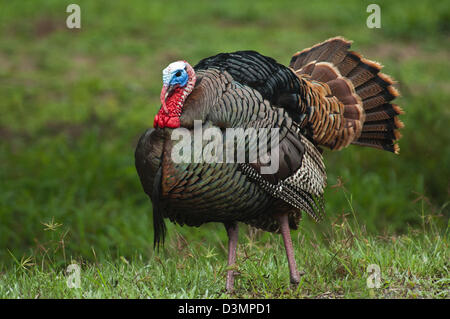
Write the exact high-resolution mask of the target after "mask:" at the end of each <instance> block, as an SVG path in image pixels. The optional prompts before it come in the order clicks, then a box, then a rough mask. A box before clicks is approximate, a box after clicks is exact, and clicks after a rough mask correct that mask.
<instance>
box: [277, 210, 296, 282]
mask: <svg viewBox="0 0 450 319" xmlns="http://www.w3.org/2000/svg"><path fill="white" fill-rule="evenodd" d="M276 218H277V219H278V223H279V224H280V231H281V236H283V241H284V248H285V249H286V256H287V259H288V263H289V272H290V275H291V283H292V284H295V285H297V284H298V283H299V282H300V274H299V272H298V269H297V264H296V263H295V258H294V248H293V247H292V240H291V230H290V229H289V220H288V214H287V213H284V214H278V215H276Z"/></svg>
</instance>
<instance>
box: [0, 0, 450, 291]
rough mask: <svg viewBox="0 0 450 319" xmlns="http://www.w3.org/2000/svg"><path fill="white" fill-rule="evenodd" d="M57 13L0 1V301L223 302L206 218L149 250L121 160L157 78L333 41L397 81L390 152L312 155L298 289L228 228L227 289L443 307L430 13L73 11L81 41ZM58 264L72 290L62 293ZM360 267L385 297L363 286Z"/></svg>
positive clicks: (275, 6) (441, 156)
mask: <svg viewBox="0 0 450 319" xmlns="http://www.w3.org/2000/svg"><path fill="white" fill-rule="evenodd" d="M70 3H71V2H70V1H68V2H66V1H56V0H48V1H43V0H42V1H32V2H31V1H28V2H25V1H20V2H19V1H15V2H12V1H6V0H0V8H1V10H0V39H1V40H0V99H1V102H0V114H1V116H0V163H1V165H0V283H1V284H0V297H6V298H11V297H30V298H34V297H36V296H38V297H82V296H84V297H88V296H91V297H120V296H124V297H125V296H129V297H133V296H135V297H147V296H151V297H154V296H158V297H183V296H186V297H187V296H190V297H201V296H209V297H224V296H225V295H224V294H223V286H224V284H223V274H224V267H225V250H224V249H223V245H224V244H225V243H226V238H225V237H226V235H225V232H224V230H223V227H222V226H221V225H214V224H208V225H204V226H202V227H200V228H188V227H179V226H175V225H169V244H168V245H167V247H166V249H165V250H164V251H163V252H161V253H160V254H156V253H155V252H153V249H152V240H153V234H152V222H151V220H152V217H151V206H150V203H149V200H148V198H147V197H146V196H145V194H144V193H143V191H142V189H141V186H140V184H139V180H138V178H137V174H136V172H135V168H134V159H133V152H134V147H135V145H136V141H137V138H138V137H139V135H140V134H142V132H143V131H144V130H145V129H146V128H147V127H149V126H151V125H152V123H153V116H154V115H155V114H156V112H157V110H158V108H159V102H158V101H159V91H160V88H161V70H162V69H163V68H164V67H165V66H166V65H167V64H169V63H170V62H172V61H174V60H177V59H186V60H188V61H190V62H191V63H192V64H195V63H196V62H197V61H199V60H200V59H201V58H203V57H206V56H210V55H213V54H216V53H218V52H224V51H233V50H239V49H254V50H257V51H259V52H261V53H263V54H266V55H269V56H272V57H274V58H276V59H277V60H278V61H279V62H281V63H288V61H289V59H290V56H291V55H292V54H293V53H294V52H296V51H298V50H300V49H302V48H305V47H309V46H311V45H313V44H315V43H317V42H319V41H323V40H325V39H327V38H329V37H332V36H336V35H342V36H345V37H346V38H348V39H352V40H354V45H353V49H354V50H357V51H360V52H362V53H363V54H364V55H365V56H367V57H369V58H371V59H375V60H377V61H380V62H382V63H383V64H384V65H385V69H384V72H386V73H387V74H390V75H391V76H392V77H393V78H394V79H396V80H398V82H399V84H398V88H399V90H400V91H401V93H402V97H401V98H400V99H399V101H398V103H399V104H400V105H401V106H402V107H403V108H404V109H405V111H406V114H405V115H403V116H402V120H403V121H404V123H405V129H404V130H403V132H402V133H403V136H404V137H403V138H402V140H401V141H400V147H401V154H400V155H399V156H394V155H393V154H388V153H386V152H380V151H377V150H372V149H364V148H359V147H350V148H348V149H346V150H344V151H341V152H326V153H325V162H326V166H327V171H328V184H329V185H330V187H329V188H328V189H327V192H326V201H327V204H326V212H327V219H326V220H325V222H324V223H322V224H314V223H313V222H311V221H310V220H309V219H308V218H305V220H304V222H302V224H301V228H300V230H299V231H297V232H294V233H293V237H294V238H297V240H296V243H295V246H296V247H297V250H298V251H297V261H298V263H299V267H300V268H301V269H303V270H304V271H305V272H306V275H305V276H304V277H303V278H304V279H303V281H302V283H301V285H300V286H299V288H298V290H288V288H289V287H288V285H287V283H288V279H287V276H288V272H287V265H286V262H285V257H284V252H283V251H282V245H281V242H280V239H279V238H278V237H277V236H272V235H270V234H260V233H257V234H255V236H254V237H252V236H253V235H248V234H253V233H254V232H253V230H247V229H244V230H243V231H242V232H241V239H242V240H241V244H242V245H243V247H246V250H243V249H242V247H241V255H240V258H239V259H240V263H239V270H240V271H241V273H242V274H241V276H240V277H239V279H238V281H237V288H238V289H237V296H238V297H252V296H256V297H266V296H272V297H299V296H303V297H321V296H323V297H326V296H330V297H358V296H359V297H441V298H448V289H449V288H448V278H449V275H448V217H449V215H450V214H449V209H448V202H449V193H450V191H449V190H450V184H449V176H450V168H449V165H448V163H449V162H450V147H449V146H448V145H449V142H450V134H449V130H448V127H447V126H448V124H447V123H448V120H449V111H448V107H447V106H448V102H449V100H450V96H449V92H450V90H449V89H448V88H449V84H450V81H449V80H450V75H449V74H448V71H447V70H448V69H449V61H450V56H449V52H450V50H449V49H450V47H449V41H448V38H449V31H450V27H449V24H448V21H449V19H448V18H449V16H450V9H449V6H448V5H447V4H446V3H445V2H442V3H434V2H433V3H427V2H426V1H413V2H410V3H408V4H403V3H401V2H398V3H397V2H396V3H391V2H388V1H378V2H377V3H379V4H380V7H381V10H382V13H381V14H382V28H381V29H368V28H367V27H366V25H365V20H366V18H367V16H368V13H367V12H366V7H367V5H368V4H369V3H371V2H361V1H346V2H325V1H314V2H310V1H304V2H296V5H295V6H293V5H292V2H291V1H277V2H273V1H258V3H257V4H256V3H252V2H245V3H242V1H237V0H233V1H226V2H222V1H221V2H219V1H196V2H195V3H191V2H190V3H189V4H187V3H186V2H177V1H173V2H169V1H134V2H133V4H132V5H130V3H129V1H114V2H110V1H95V2H93V1H85V0H80V1H77V3H78V4H79V5H80V7H81V10H82V13H81V15H82V28H81V30H79V31H73V30H68V29H67V28H66V27H65V19H66V17H67V13H66V12H65V9H66V6H67V5H68V4H70ZM339 181H342V182H343V183H344V187H345V193H343V192H336V188H333V187H332V185H335V184H339V183H340V182H339ZM350 194H351V197H350ZM350 198H351V199H350ZM350 203H351V204H350ZM346 212H347V213H348V212H350V213H351V215H350V216H349V217H347V218H348V219H350V222H349V221H348V219H345V220H343V219H342V218H341V216H342V215H343V214H345V213H346ZM430 218H431V219H432V223H431V221H428V219H430ZM342 223H344V224H343V226H340V225H341V224H342ZM431 224H432V225H433V226H432V227H431V226H430V225H431ZM45 229H47V230H45ZM246 234H247V237H245V236H246ZM183 238H184V240H185V241H186V243H185V244H182V243H184V240H183ZM179 245H181V246H179ZM346 245H347V246H348V247H347V246H346ZM368 245H369V246H368ZM245 251H246V253H247V254H248V256H246V255H245V253H244V252H245ZM242 254H244V255H242ZM191 256H192V257H191ZM247 257H248V258H247ZM425 259H426V260H428V261H427V262H424V260H425ZM72 260H74V261H76V262H78V263H79V264H80V265H81V267H82V287H83V289H81V290H71V289H68V288H66V286H65V277H64V276H65V274H64V269H65V268H66V266H67V265H68V264H70V263H71V262H72ZM125 260H126V262H125ZM373 261H377V262H375V263H376V264H379V265H380V267H381V270H382V276H383V282H384V285H385V286H383V287H382V288H381V289H373V290H370V289H367V288H366V285H365V280H366V278H367V273H366V268H367V266H368V265H369V264H370V263H372V262H373ZM32 264H34V265H32ZM260 264H261V265H262V266H259V265H260ZM177 265H178V266H180V265H181V266H183V265H184V267H185V268H183V269H177ZM164 267H165V268H164ZM100 274H101V276H100ZM214 274H215V275H214ZM136 276H137V277H136ZM101 278H103V280H102V279H101ZM136 278H138V279H136ZM103 281H104V282H103ZM410 282H412V284H411V285H414V286H411V285H410ZM113 283H117V284H116V285H115V286H114V285H113Z"/></svg>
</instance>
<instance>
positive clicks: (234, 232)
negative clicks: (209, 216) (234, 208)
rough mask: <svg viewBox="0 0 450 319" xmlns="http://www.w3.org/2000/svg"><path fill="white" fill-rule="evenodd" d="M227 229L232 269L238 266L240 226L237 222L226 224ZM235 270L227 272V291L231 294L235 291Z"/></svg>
mask: <svg viewBox="0 0 450 319" xmlns="http://www.w3.org/2000/svg"><path fill="white" fill-rule="evenodd" d="M225 228H226V230H227V234H228V267H229V268H230V267H232V266H234V265H235V264H236V246H237V242H238V234H239V229H238V224H237V223H236V222H232V223H225ZM234 275H235V271H234V269H229V270H228V271H227V283H226V289H227V291H228V292H229V293H231V292H233V290H234Z"/></svg>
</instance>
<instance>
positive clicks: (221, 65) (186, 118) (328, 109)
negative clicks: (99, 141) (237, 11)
mask: <svg viewBox="0 0 450 319" xmlns="http://www.w3.org/2000/svg"><path fill="white" fill-rule="evenodd" d="M350 45H351V42H350V41H347V40H345V39H343V38H341V37H336V38H332V39H329V40H327V41H325V42H323V43H320V44H317V45H315V46H313V47H311V48H308V49H305V50H303V51H301V52H298V53H296V54H294V56H293V57H292V59H291V62H290V64H289V67H286V66H283V65H281V64H278V63H277V62H276V61H275V60H274V59H272V58H270V57H266V56H263V55H261V54H259V53H257V52H255V51H238V52H234V53H221V54H218V55H215V56H213V57H209V58H206V59H203V60H201V61H200V62H199V63H198V64H197V65H196V66H195V67H194V68H192V67H191V66H190V65H189V63H187V62H186V61H177V62H174V63H172V64H170V65H169V66H168V67H167V68H166V69H165V70H164V71H163V88H162V91H161V104H162V106H161V109H160V110H159V112H158V114H157V115H156V117H155V119H154V129H148V130H147V131H146V132H145V133H144V135H142V137H141V138H140V140H139V142H138V145H137V148H136V153H135V160H136V168H137V172H138V174H139V177H140V180H141V183H142V186H143V188H144V191H145V192H146V193H147V194H148V195H149V197H150V199H151V201H152V203H153V227H154V244H155V246H158V245H159V244H160V243H163V242H164V236H165V233H166V227H165V223H164V218H169V219H170V220H171V221H172V222H174V223H178V224H180V225H183V224H186V225H189V226H200V225H202V224H204V223H208V222H220V223H223V224H224V225H225V228H226V230H227V233H228V237H229V250H228V265H233V264H234V263H235V260H236V246H237V241H238V226H237V223H238V222H243V223H246V224H248V225H251V226H254V227H257V228H260V229H263V230H266V231H270V232H277V233H281V235H282V237H283V240H284V245H285V249H286V254H287V259H288V263H289V269H290V278H291V282H292V283H294V284H296V283H298V282H299V279H300V278H299V273H298V270H297V267H296V263H295V259H294V254H293V247H292V241H291V238H290V229H297V226H298V223H299V220H300V217H301V212H302V211H304V212H306V213H308V214H309V215H311V216H312V217H313V218H314V219H315V220H320V218H321V212H322V211H323V201H322V195H323V191H324V188H325V186H326V172H325V166H324V164H323V161H322V155H321V153H322V150H321V149H320V146H325V147H327V148H329V149H331V150H340V149H342V148H344V147H346V146H348V145H350V144H356V145H363V146H369V147H374V148H378V149H382V150H387V151H390V152H394V153H398V152H399V147H398V145H397V144H396V143H395V142H396V141H397V140H398V139H399V138H400V133H399V132H398V129H399V128H401V127H403V124H402V122H401V121H400V120H399V119H398V118H397V115H399V114H402V113H403V112H402V110H401V108H400V107H398V106H397V105H395V104H392V103H391V101H392V100H393V99H395V98H396V97H397V96H398V95H399V93H398V92H397V90H396V89H395V88H394V87H393V86H392V84H393V81H392V80H391V78H390V77H389V76H387V75H385V74H382V73H380V69H381V65H379V64H378V63H376V62H373V61H369V60H367V59H365V58H363V57H362V56H361V55H359V54H358V53H356V52H353V51H349V48H350ZM195 120H199V121H201V125H202V127H203V128H207V127H213V128H218V129H220V132H222V133H223V134H224V138H225V130H226V129H227V128H244V129H246V128H250V127H253V128H258V129H262V128H278V129H279V131H278V132H279V143H278V144H277V145H276V146H278V150H279V157H278V159H279V169H278V170H277V171H276V172H274V173H270V174H267V173H263V172H262V166H263V165H262V164H261V163H260V162H258V161H257V162H253V163H252V162H249V161H246V162H245V161H244V162H238V163H226V162H225V163H223V162H217V163H206V162H198V163H197V162H189V161H187V162H182V163H176V162H175V161H174V160H173V159H172V156H171V154H172V153H171V152H172V150H173V147H175V145H176V143H178V142H177V141H174V140H172V138H171V134H172V133H173V131H174V129H176V128H185V129H186V130H187V131H188V132H189V134H193V129H194V121H195ZM245 143H246V144H245V145H246V149H247V150H248V149H249V147H250V146H249V144H248V143H249V142H248V141H247V140H246V142H245ZM269 144H270V143H269ZM271 147H274V145H271V146H269V148H271ZM233 287H234V272H233V270H228V272H227V279H226V289H227V290H228V291H232V290H233Z"/></svg>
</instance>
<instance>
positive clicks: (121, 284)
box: [0, 193, 450, 298]
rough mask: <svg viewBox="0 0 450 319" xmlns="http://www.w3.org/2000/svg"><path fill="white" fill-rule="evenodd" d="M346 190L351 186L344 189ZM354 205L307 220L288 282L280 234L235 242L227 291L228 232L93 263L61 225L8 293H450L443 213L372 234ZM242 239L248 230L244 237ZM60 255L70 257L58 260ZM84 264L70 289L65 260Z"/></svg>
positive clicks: (251, 232) (8, 273)
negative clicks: (376, 276)
mask: <svg viewBox="0 0 450 319" xmlns="http://www.w3.org/2000/svg"><path fill="white" fill-rule="evenodd" d="M344 194H345V193H344ZM353 213H354V212H353V211H352V210H351V205H350V211H349V212H348V213H346V214H343V215H341V216H338V217H337V218H336V219H335V220H333V221H330V220H328V222H327V223H326V226H327V227H326V230H325V231H324V232H323V233H322V235H324V236H323V237H322V236H321V237H318V236H317V234H316V233H315V232H314V231H311V230H310V229H308V228H305V227H304V226H301V228H300V230H299V231H298V232H297V234H296V237H294V242H295V243H296V244H295V249H296V252H295V253H296V260H297V263H298V267H299V269H300V270H301V272H302V273H303V276H302V277H301V281H300V284H299V285H298V286H297V287H292V286H290V284H289V271H288V267H287V261H286V258H285V255H284V250H283V243H282V241H281V237H280V236H277V235H272V234H270V235H269V234H263V233H262V232H260V231H258V230H256V229H248V232H247V234H246V235H245V236H241V241H240V245H239V246H238V259H237V266H236V268H235V269H236V270H237V271H238V272H239V275H238V276H237V280H236V290H235V292H234V293H233V294H231V295H230V294H227V293H226V292H225V289H224V283H225V275H226V270H227V267H226V248H225V247H224V246H223V245H222V240H221V239H220V238H218V237H219V236H217V238H216V239H215V240H212V241H210V240H209V241H205V240H203V241H197V242H189V241H188V239H187V238H185V237H184V236H183V235H181V234H180V233H175V235H174V236H172V240H171V241H170V242H169V244H168V245H167V247H166V249H165V250H164V251H162V252H160V253H158V254H156V253H154V254H151V255H150V256H149V257H147V258H145V257H143V255H142V254H136V255H135V256H134V257H132V258H129V259H127V258H125V257H124V256H120V258H118V259H117V260H110V259H107V258H106V259H103V260H102V261H100V260H98V259H97V255H96V251H95V249H94V248H92V251H91V257H93V261H92V262H91V261H88V260H85V259H83V258H81V257H75V258H73V257H68V256H66V255H65V251H64V237H65V232H64V230H63V229H62V227H61V226H62V225H60V224H57V223H55V222H50V223H48V224H46V225H43V231H49V232H51V236H52V239H51V240H49V241H48V242H46V243H45V244H42V245H40V247H39V250H38V251H36V252H35V253H34V254H33V255H31V256H27V257H23V258H22V259H21V260H19V259H18V258H17V257H15V256H14V255H13V254H12V253H11V256H12V258H13V260H14V261H15V265H14V267H11V268H9V269H7V270H4V271H3V272H2V275H1V277H0V296H1V297H3V298H43V297H45V298H230V297H232V298H344V297H345V298H449V297H450V295H449V293H450V278H449V276H448V273H449V266H450V265H449V249H448V232H447V231H445V232H444V233H442V232H441V230H440V229H439V228H438V227H437V225H436V218H437V217H436V216H434V217H431V216H428V217H427V218H425V219H424V220H423V225H422V226H423V227H422V228H419V229H414V228H410V229H408V231H407V232H406V233H405V234H402V235H398V236H397V235H392V234H383V235H379V236H370V235H368V234H367V232H366V231H365V229H364V227H361V226H359V225H358V224H357V223H356V222H355V219H354V217H353V216H354V215H353ZM219 230H220V229H219ZM242 237H244V238H242ZM62 257H63V259H64V260H65V263H63V264H58V262H57V261H58V260H60V259H61V258H62ZM69 263H71V264H77V265H78V266H79V267H80V269H81V271H80V288H69V287H68V286H67V282H68V280H69V278H70V274H71V272H67V268H66V267H67V266H68V264H69ZM374 264H375V265H377V266H378V267H379V268H380V273H381V279H380V285H379V287H373V288H368V285H367V280H368V277H369V276H370V275H371V271H369V269H368V267H369V265H374Z"/></svg>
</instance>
